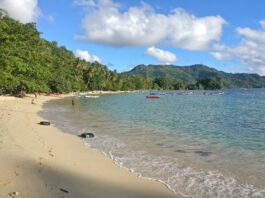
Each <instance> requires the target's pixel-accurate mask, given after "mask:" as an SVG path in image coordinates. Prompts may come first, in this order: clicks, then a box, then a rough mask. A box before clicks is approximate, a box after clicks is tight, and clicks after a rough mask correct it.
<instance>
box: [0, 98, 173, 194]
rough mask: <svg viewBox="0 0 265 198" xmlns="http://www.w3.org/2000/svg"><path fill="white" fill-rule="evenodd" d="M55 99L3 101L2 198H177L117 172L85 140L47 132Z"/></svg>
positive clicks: (160, 186)
mask: <svg viewBox="0 0 265 198" xmlns="http://www.w3.org/2000/svg"><path fill="white" fill-rule="evenodd" d="M52 98H54V97H48V96H39V97H38V98H37V99H35V101H34V102H35V104H31V100H32V98H31V97H26V98H23V99H19V98H12V97H0V159H1V163H0V197H3V198H5V197H25V198H28V197H36V198H37V197H45V198H47V197H56V198H57V197H65V198H67V197H76V198H83V197H84V198H85V197H92V198H103V197H104V198H106V197H108V198H136V197H137V198H171V197H172V198H173V197H177V196H176V195H175V194H174V193H172V192H171V191H170V190H168V189H167V188H166V187H165V186H164V185H163V184H162V183H159V182H156V181H152V180H147V179H142V178H138V177H137V176H136V175H135V174H132V173H130V172H128V171H127V170H125V169H122V168H119V167H118V166H116V165H115V164H114V163H113V162H112V161H111V159H109V158H108V157H107V156H105V155H103V154H102V153H101V152H99V151H96V150H93V149H87V148H86V147H85V146H84V144H83V141H82V139H80V138H78V137H75V136H73V135H69V134H66V133H62V132H61V131H60V130H59V129H57V128H55V127H54V126H52V125H50V126H43V125H39V124H38V123H39V122H40V121H41V120H43V119H42V118H41V117H39V116H38V114H37V113H38V112H39V111H41V110H42V104H43V103H44V102H45V101H47V100H50V99H52Z"/></svg>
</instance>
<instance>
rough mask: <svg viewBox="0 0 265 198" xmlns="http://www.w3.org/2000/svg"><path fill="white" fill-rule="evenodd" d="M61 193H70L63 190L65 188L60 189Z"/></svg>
mask: <svg viewBox="0 0 265 198" xmlns="http://www.w3.org/2000/svg"><path fill="white" fill-rule="evenodd" d="M60 191H62V192H64V193H69V191H68V190H65V189H63V188H60Z"/></svg>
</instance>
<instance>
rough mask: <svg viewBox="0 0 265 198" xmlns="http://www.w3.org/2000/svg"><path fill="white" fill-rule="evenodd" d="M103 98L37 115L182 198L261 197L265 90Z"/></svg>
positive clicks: (49, 107)
mask: <svg viewBox="0 0 265 198" xmlns="http://www.w3.org/2000/svg"><path fill="white" fill-rule="evenodd" d="M147 94H148V93H131V94H119V95H105V96H101V97H100V98H96V99H95V98H86V97H79V98H75V100H76V105H75V106H74V107H72V106H71V98H67V99H64V100H56V101H51V102H49V103H47V104H46V105H45V111H44V112H42V115H43V116H44V117H46V118H49V119H50V120H51V121H52V122H53V123H55V125H56V126H57V127H59V128H62V129H63V130H64V131H66V132H69V133H72V134H79V133H81V132H82V131H92V132H94V133H95V134H96V138H93V139H87V145H88V146H90V147H93V148H97V149H99V150H101V151H103V152H105V153H107V154H109V155H110V156H111V157H112V159H113V160H114V161H115V162H116V163H117V164H118V165H120V166H122V167H125V168H128V169H130V170H131V171H134V172H135V173H137V174H140V175H141V176H144V177H148V178H153V179H156V180H160V181H161V182H163V183H165V184H166V185H167V186H168V187H169V188H170V189H171V190H173V191H174V192H176V193H178V194H180V195H182V196H184V197H265V109H264V107H265V90H264V89H248V90H225V92H224V94H219V92H216V91H207V92H203V91H195V92H193V93H192V94H191V93H190V92H164V94H165V95H161V98H159V99H146V98H145V96H146V95H147Z"/></svg>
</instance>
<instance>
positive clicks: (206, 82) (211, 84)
mask: <svg viewBox="0 0 265 198" xmlns="http://www.w3.org/2000/svg"><path fill="white" fill-rule="evenodd" d="M199 83H200V84H201V85H202V86H203V88H204V89H208V90H214V89H223V88H224V86H223V84H222V83H221V82H220V81H217V80H216V79H214V78H205V79H203V80H201V81H200V82H199Z"/></svg>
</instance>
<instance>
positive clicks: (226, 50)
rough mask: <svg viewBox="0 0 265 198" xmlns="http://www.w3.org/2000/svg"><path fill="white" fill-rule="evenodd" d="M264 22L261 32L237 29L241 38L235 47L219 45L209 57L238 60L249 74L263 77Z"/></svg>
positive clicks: (264, 69)
mask: <svg viewBox="0 0 265 198" xmlns="http://www.w3.org/2000/svg"><path fill="white" fill-rule="evenodd" d="M264 23H265V21H261V22H260V25H261V27H262V29H261V30H254V29H251V28H241V27H238V28H237V29H236V32H237V33H238V34H239V35H240V36H241V37H242V38H241V41H240V43H239V44H238V45H236V46H224V45H220V46H221V47H220V46H219V48H218V46H217V47H216V48H215V49H216V50H217V52H212V53H211V55H212V56H214V57H215V58H216V59H218V60H225V59H226V58H230V59H231V58H238V59H239V60H240V61H241V62H242V63H243V64H245V65H246V66H247V67H248V68H247V69H248V71H249V72H251V73H258V74H260V75H265V56H264V54H265V28H264V25H265V24H264Z"/></svg>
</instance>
